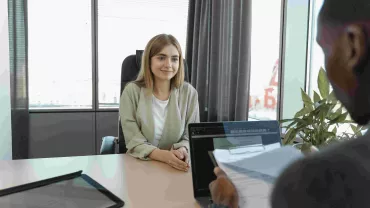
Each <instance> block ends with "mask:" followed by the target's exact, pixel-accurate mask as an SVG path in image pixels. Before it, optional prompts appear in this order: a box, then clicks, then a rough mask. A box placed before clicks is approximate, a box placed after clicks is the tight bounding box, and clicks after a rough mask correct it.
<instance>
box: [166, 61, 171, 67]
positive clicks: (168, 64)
mask: <svg viewBox="0 0 370 208" xmlns="http://www.w3.org/2000/svg"><path fill="white" fill-rule="evenodd" d="M165 66H166V67H171V59H166V61H165Z"/></svg>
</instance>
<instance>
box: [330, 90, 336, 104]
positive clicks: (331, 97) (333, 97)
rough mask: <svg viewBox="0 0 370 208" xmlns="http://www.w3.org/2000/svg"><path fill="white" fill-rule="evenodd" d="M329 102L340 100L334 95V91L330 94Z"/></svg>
mask: <svg viewBox="0 0 370 208" xmlns="http://www.w3.org/2000/svg"><path fill="white" fill-rule="evenodd" d="M328 100H329V101H330V102H337V101H338V99H337V97H336V96H335V94H334V91H331V93H330V94H329V96H328Z"/></svg>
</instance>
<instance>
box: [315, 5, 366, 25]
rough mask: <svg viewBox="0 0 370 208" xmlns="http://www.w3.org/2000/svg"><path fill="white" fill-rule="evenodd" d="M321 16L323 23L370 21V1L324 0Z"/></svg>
mask: <svg viewBox="0 0 370 208" xmlns="http://www.w3.org/2000/svg"><path fill="white" fill-rule="evenodd" d="M319 18H320V20H321V22H322V23H324V24H325V23H330V24H332V25H342V24H346V23H352V22H364V21H369V22H370V1H369V0H324V3H323V6H322V8H321V11H320V16H319Z"/></svg>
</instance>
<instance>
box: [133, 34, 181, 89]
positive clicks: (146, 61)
mask: <svg viewBox="0 0 370 208" xmlns="http://www.w3.org/2000/svg"><path fill="white" fill-rule="evenodd" d="M167 45H173V46H175V47H176V49H177V51H178V52H179V68H178V71H177V73H176V75H175V76H174V77H173V78H172V79H171V87H176V88H178V87H180V86H181V85H182V84H183V83H184V77H185V75H184V73H185V72H184V60H183V57H182V51H181V47H180V44H179V42H178V41H177V39H176V38H175V37H174V36H172V35H169V34H159V35H156V36H154V37H153V38H152V39H151V40H150V41H149V42H148V44H147V45H146V47H145V50H144V53H143V56H142V58H141V67H140V72H139V75H138V77H137V79H136V80H135V81H134V83H136V84H137V85H139V86H140V87H146V88H150V89H153V84H154V75H153V73H152V70H151V69H150V64H151V58H152V57H153V56H155V55H157V54H158V53H159V52H161V50H162V49H163V48H164V47H165V46H167Z"/></svg>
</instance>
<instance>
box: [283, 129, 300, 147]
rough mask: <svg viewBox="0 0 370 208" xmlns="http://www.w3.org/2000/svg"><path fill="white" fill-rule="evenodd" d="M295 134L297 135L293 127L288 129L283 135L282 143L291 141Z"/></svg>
mask: <svg viewBox="0 0 370 208" xmlns="http://www.w3.org/2000/svg"><path fill="white" fill-rule="evenodd" d="M296 135H297V132H296V131H295V130H294V129H289V130H288V132H287V133H286V134H285V137H284V140H283V143H284V145H287V144H291V143H293V141H294V139H295V137H296ZM292 140H293V141H292Z"/></svg>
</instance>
